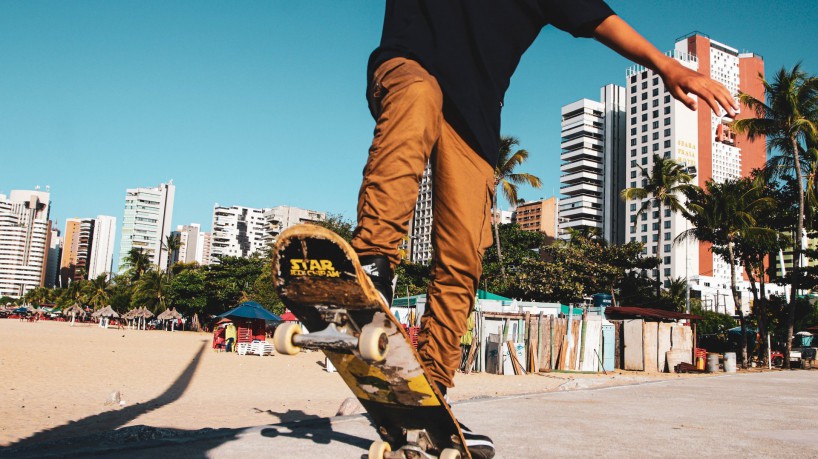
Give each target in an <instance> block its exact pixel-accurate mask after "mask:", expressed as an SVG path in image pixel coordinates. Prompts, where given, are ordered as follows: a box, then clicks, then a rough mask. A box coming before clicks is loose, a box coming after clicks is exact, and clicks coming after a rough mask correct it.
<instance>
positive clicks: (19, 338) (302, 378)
mask: <svg viewBox="0 0 818 459" xmlns="http://www.w3.org/2000/svg"><path fill="white" fill-rule="evenodd" d="M0 336H2V338H3V340H2V343H3V344H2V350H1V351H0V375H2V376H0V381H2V384H0V446H8V445H11V444H14V443H16V442H19V441H21V440H40V439H42V440H52V439H56V438H67V437H72V436H77V435H87V434H92V433H98V432H106V431H110V430H113V429H118V428H120V427H125V426H136V425H147V426H152V427H162V428H173V429H180V430H186V431H197V430H201V429H207V428H238V427H248V426H260V425H266V424H272V423H278V422H286V421H292V420H298V419H305V418H309V417H314V416H318V417H329V416H334V415H335V414H336V412H337V411H338V408H339V407H340V405H341V403H342V402H343V401H344V400H345V399H346V398H348V397H350V395H351V393H350V391H349V389H348V388H347V387H346V385H344V383H343V381H342V380H341V378H340V377H339V376H338V375H337V374H332V373H328V372H326V371H325V369H324V358H323V354H321V353H320V352H302V353H301V354H300V355H298V356H295V357H285V356H279V355H274V356H270V357H258V356H250V355H248V356H239V355H237V354H228V353H218V352H214V351H213V350H212V349H211V342H210V339H211V335H210V334H207V333H194V332H178V331H177V332H165V331H137V330H121V329H119V330H118V329H103V328H100V327H98V326H97V325H95V324H76V325H75V326H73V327H72V326H70V324H69V323H67V322H51V321H40V322H36V323H29V322H20V321H19V320H15V319H0ZM679 377H690V376H681V375H659V374H654V375H646V374H643V373H622V372H617V373H615V374H611V373H609V374H608V375H602V374H599V375H585V374H566V373H548V374H536V375H527V376H498V375H488V374H482V373H478V374H469V375H465V374H458V375H457V377H456V380H455V381H456V384H457V387H455V388H454V389H452V390H451V392H450V398H451V400H452V402H454V403H455V412H456V411H457V407H456V402H458V401H462V400H468V399H473V398H479V397H496V396H502V395H513V394H524V393H535V392H544V391H554V390H571V389H580V388H589V387H599V386H607V385H621V384H633V383H639V382H644V381H648V380H652V379H660V378H679ZM117 391H118V392H119V393H120V397H121V401H122V403H121V404H110V403H106V402H107V401H108V399H109V398H110V396H111V394H112V393H114V392H117Z"/></svg>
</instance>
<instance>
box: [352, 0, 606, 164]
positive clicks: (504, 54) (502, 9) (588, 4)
mask: <svg viewBox="0 0 818 459" xmlns="http://www.w3.org/2000/svg"><path fill="white" fill-rule="evenodd" d="M612 14H614V12H613V11H612V10H611V9H610V7H608V5H607V4H605V2H604V1H602V0H563V1H559V0H387V2H386V14H385V18H384V25H383V35H382V37H381V44H380V46H379V47H378V48H377V49H376V50H375V51H374V52H373V53H372V55H371V56H370V59H369V69H368V72H367V74H368V82H369V84H368V85H367V87H370V86H371V82H372V76H373V73H374V72H375V69H376V68H377V67H378V65H380V64H382V63H383V62H385V61H387V60H389V59H391V58H393V57H406V58H409V59H412V60H415V61H417V62H418V63H420V64H421V65H422V66H423V67H424V68H425V69H426V70H427V71H428V72H429V73H431V74H432V75H434V76H435V78H437V80H438V83H439V84H440V87H441V89H442V90H443V96H444V104H443V105H444V107H443V113H444V117H445V118H446V120H447V121H448V122H449V123H450V124H451V125H452V126H453V127H454V129H455V130H456V131H457V132H458V134H460V136H462V137H463V138H464V139H465V140H466V141H467V142H468V143H469V145H471V147H472V148H473V149H474V150H475V151H477V152H478V153H479V154H480V155H481V156H483V157H484V158H485V159H486V160H487V161H488V162H489V164H491V165H492V166H495V165H496V162H497V156H498V151H499V148H500V110H501V107H502V105H503V97H504V96H505V93H506V89H508V85H509V82H510V80H511V75H512V74H513V73H514V70H515V69H516V68H517V64H518V63H519V62H520V58H521V57H522V55H523V53H524V52H525V51H526V50H527V49H528V47H529V46H531V43H532V42H533V41H534V39H535V38H537V35H538V34H539V32H540V30H541V29H542V28H543V27H545V26H546V25H548V24H553V25H554V26H555V27H557V28H559V29H561V30H564V31H566V32H569V33H571V34H572V35H574V36H577V37H589V36H591V35H592V33H593V31H594V29H595V28H596V26H597V25H599V24H600V23H601V22H602V21H603V20H604V19H605V18H607V17H608V16H610V15H612ZM368 92H369V91H368Z"/></svg>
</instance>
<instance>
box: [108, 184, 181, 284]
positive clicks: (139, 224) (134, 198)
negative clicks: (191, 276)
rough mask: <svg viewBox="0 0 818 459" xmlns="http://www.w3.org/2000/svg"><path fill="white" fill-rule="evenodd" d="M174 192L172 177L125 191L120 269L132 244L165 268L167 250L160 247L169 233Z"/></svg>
mask: <svg viewBox="0 0 818 459" xmlns="http://www.w3.org/2000/svg"><path fill="white" fill-rule="evenodd" d="M175 195H176V186H174V185H173V180H170V181H168V183H161V184H159V186H157V187H154V188H134V189H129V190H127V191H126V193H125V215H124V217H123V219H122V237H121V239H120V241H121V242H120V245H119V247H120V248H119V270H120V271H122V270H124V269H126V268H127V266H126V265H127V261H126V260H127V258H128V252H130V251H131V249H132V248H136V249H140V250H142V251H144V252H145V253H146V254H147V255H148V256H149V257H150V260H151V264H153V265H154V266H160V267H161V268H162V269H165V267H166V266H167V261H168V258H167V257H168V254H167V253H166V252H165V251H164V250H162V242H163V241H164V240H165V238H166V237H167V236H168V235H170V231H171V220H172V217H173V200H174V196H175Z"/></svg>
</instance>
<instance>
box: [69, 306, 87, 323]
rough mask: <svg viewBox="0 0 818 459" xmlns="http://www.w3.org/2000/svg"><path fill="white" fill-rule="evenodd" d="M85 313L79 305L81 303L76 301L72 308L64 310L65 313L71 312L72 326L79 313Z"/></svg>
mask: <svg viewBox="0 0 818 459" xmlns="http://www.w3.org/2000/svg"><path fill="white" fill-rule="evenodd" d="M83 313H85V311H83V310H82V307H81V306H80V305H79V303H74V304H73V305H71V307H70V308H68V309H66V310H65V311H64V314H71V326H72V327H73V326H74V320H75V319H76V317H77V314H83Z"/></svg>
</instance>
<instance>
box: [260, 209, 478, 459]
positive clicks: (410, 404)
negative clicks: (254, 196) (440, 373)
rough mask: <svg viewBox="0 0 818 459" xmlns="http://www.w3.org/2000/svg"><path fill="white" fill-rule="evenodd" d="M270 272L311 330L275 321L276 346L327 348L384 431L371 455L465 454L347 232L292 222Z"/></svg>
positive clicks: (457, 432) (448, 415)
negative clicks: (276, 324)
mask: <svg viewBox="0 0 818 459" xmlns="http://www.w3.org/2000/svg"><path fill="white" fill-rule="evenodd" d="M273 276H274V278H275V285H276V288H277V291H278V293H279V295H280V297H281V299H282V300H283V301H284V303H285V305H286V306H287V307H288V308H289V309H290V311H292V313H293V314H295V316H296V317H298V319H299V321H301V323H302V324H303V325H304V326H305V327H306V328H307V329H308V330H309V331H310V333H305V334H302V333H301V331H300V330H298V329H296V327H294V326H293V325H292V324H288V325H286V326H285V325H281V326H279V329H280V330H279V329H277V330H276V334H275V336H274V342H275V345H276V350H277V351H279V352H280V353H285V354H287V353H295V352H298V350H300V348H301V347H305V348H313V349H321V350H322V351H323V352H324V353H325V354H326V356H327V358H328V359H329V360H330V361H331V362H332V364H333V365H334V366H335V368H336V370H337V371H338V374H339V375H340V376H341V378H343V380H344V382H346V384H347V386H349V388H350V389H351V390H352V392H353V393H354V395H355V396H356V397H357V398H358V400H360V402H361V404H362V405H363V407H364V408H365V409H366V411H367V413H369V416H370V417H371V419H372V422H373V424H374V426H375V428H376V430H377V431H378V434H379V435H380V437H381V439H382V441H381V442H376V443H375V444H373V445H372V448H370V457H378V458H380V457H434V456H437V455H440V457H449V458H453V457H464V458H468V457H470V456H469V453H468V451H467V450H466V449H465V447H464V446H463V445H465V441H464V439H463V434H462V432H461V430H460V428H459V426H458V423H457V421H456V420H455V418H454V415H453V414H452V412H451V409H450V408H449V406H448V404H447V403H446V402H445V401H444V400H443V397H442V396H441V394H440V392H439V391H438V390H437V388H436V387H435V385H434V384H433V383H432V382H431V381H430V380H429V378H428V376H427V373H426V372H425V371H424V367H423V364H422V363H421V361H420V358H419V356H418V353H417V352H416V350H415V349H414V347H413V346H412V344H411V342H410V341H409V336H408V335H407V333H406V331H405V330H404V328H403V326H402V325H401V324H400V323H399V322H398V321H397V320H396V319H395V317H394V316H393V315H392V313H391V312H390V311H389V308H388V307H387V305H385V304H384V302H383V299H382V297H381V295H380V293H378V291H377V290H376V289H375V287H374V286H373V285H372V282H371V281H370V279H369V277H368V276H367V275H366V273H365V272H364V271H363V269H362V268H361V265H360V263H359V262H358V257H357V256H356V254H355V252H354V251H353V250H352V247H350V245H349V244H348V243H347V242H346V241H345V240H343V239H342V238H341V237H340V236H338V235H337V234H335V233H334V232H332V231H330V230H328V229H326V228H323V227H319V226H316V225H308V224H305V225H298V226H294V227H292V228H289V229H287V230H285V231H284V232H282V233H281V235H279V237H278V239H277V242H276V246H275V250H274V254H273ZM387 443H388V446H386V444H387ZM389 450H394V452H388V451H389ZM455 450H456V451H455ZM458 452H459V455H458V454H457V453H458Z"/></svg>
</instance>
